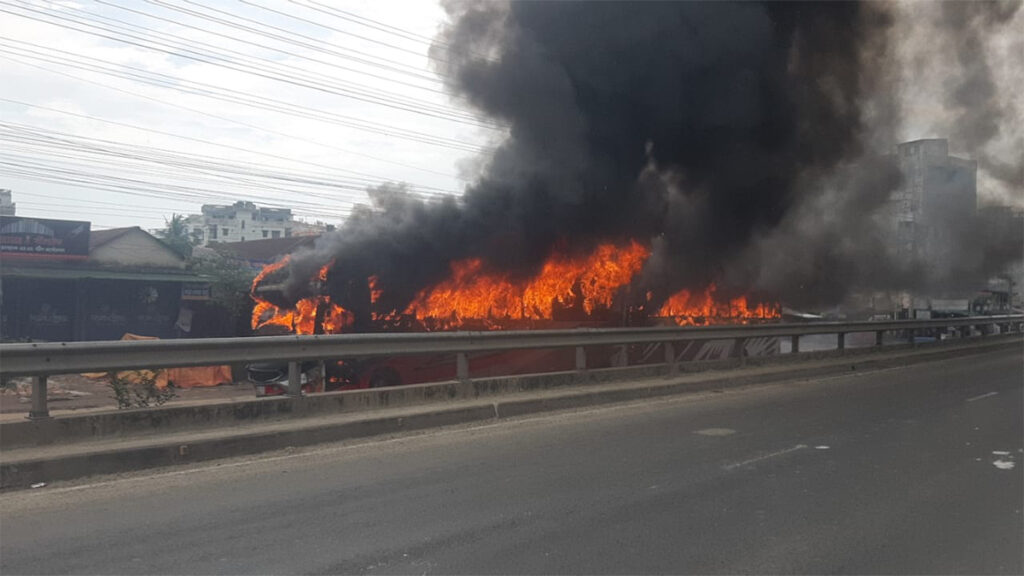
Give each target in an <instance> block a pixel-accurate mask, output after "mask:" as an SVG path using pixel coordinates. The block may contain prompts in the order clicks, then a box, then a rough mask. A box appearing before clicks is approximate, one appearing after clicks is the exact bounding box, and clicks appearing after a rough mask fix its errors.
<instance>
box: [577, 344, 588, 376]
mask: <svg viewBox="0 0 1024 576" xmlns="http://www.w3.org/2000/svg"><path fill="white" fill-rule="evenodd" d="M586 369H587V350H586V348H584V347H583V346H577V347H576V371H577V372H583V371H584V370H586Z"/></svg>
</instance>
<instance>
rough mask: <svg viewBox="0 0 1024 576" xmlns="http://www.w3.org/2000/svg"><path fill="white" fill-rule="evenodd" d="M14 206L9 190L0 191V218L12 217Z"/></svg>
mask: <svg viewBox="0 0 1024 576" xmlns="http://www.w3.org/2000/svg"><path fill="white" fill-rule="evenodd" d="M14 210H15V205H14V202H12V201H11V191H10V190H0V216H14V215H15V214H14Z"/></svg>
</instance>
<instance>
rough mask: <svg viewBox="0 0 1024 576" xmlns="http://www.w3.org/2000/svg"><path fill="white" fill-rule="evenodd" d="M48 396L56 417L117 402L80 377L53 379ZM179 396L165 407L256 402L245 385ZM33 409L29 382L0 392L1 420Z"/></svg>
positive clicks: (101, 382)
mask: <svg viewBox="0 0 1024 576" xmlns="http://www.w3.org/2000/svg"><path fill="white" fill-rule="evenodd" d="M46 390H47V392H46V394H47V400H48V405H49V409H50V413H51V414H53V415H56V414H62V413H70V412H78V411H91V410H114V409H116V408H117V402H116V401H115V400H114V393H113V391H112V390H111V389H110V386H109V385H108V382H107V380H106V379H105V378H104V379H92V378H86V377H85V376H82V375H80V374H64V375H60V376H51V377H50V378H49V380H48V381H47V387H46ZM174 392H175V394H176V396H175V397H174V398H171V399H170V400H169V401H168V402H167V404H165V406H173V405H175V404H182V403H188V404H193V403H205V402H223V401H229V400H247V399H252V398H255V394H254V393H253V389H252V386H251V385H250V384H248V383H244V382H236V383H234V384H222V385H220V386H213V387H209V388H175V389H174ZM31 406H32V381H31V379H30V378H12V379H11V380H10V381H9V382H8V383H7V385H6V386H4V387H3V388H2V389H0V418H2V419H4V420H7V419H10V418H11V417H16V416H17V415H25V414H28V411H29V409H30V408H31Z"/></svg>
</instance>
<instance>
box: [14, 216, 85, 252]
mask: <svg viewBox="0 0 1024 576" xmlns="http://www.w3.org/2000/svg"><path fill="white" fill-rule="evenodd" d="M0 253H2V254H3V255H4V256H5V257H7V256H18V257H24V258H58V259H68V260H74V259H79V260H81V259H85V258H88V257H89V223H88V222H78V221H73V220H49V219H46V218H26V217H24V216H0Z"/></svg>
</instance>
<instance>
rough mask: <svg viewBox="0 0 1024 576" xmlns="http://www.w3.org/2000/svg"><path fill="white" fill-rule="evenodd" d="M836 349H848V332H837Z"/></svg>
mask: <svg viewBox="0 0 1024 576" xmlns="http://www.w3.org/2000/svg"><path fill="white" fill-rule="evenodd" d="M836 350H846V332H839V333H838V334H836Z"/></svg>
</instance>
